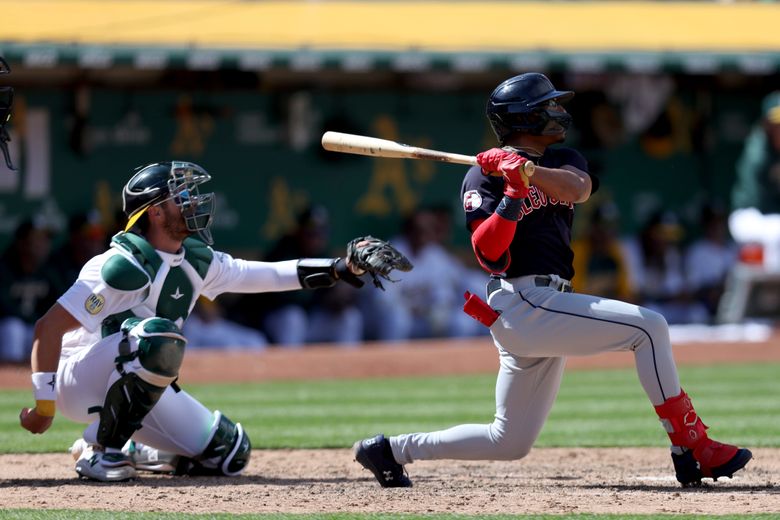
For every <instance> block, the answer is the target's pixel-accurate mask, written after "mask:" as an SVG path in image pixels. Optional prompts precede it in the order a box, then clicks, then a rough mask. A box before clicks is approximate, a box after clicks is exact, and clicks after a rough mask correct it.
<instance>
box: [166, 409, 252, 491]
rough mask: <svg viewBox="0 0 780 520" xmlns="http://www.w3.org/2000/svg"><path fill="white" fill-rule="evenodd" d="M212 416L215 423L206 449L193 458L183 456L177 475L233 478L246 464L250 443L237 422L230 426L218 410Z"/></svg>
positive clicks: (231, 423) (228, 421) (229, 421)
mask: <svg viewBox="0 0 780 520" xmlns="http://www.w3.org/2000/svg"><path fill="white" fill-rule="evenodd" d="M214 416H215V418H216V420H215V423H214V426H213V429H212V434H211V438H210V440H209V443H208V445H207V446H206V449H205V450H203V453H201V454H200V455H199V456H197V457H192V458H186V457H183V460H182V461H181V462H180V463H179V467H178V468H177V473H178V474H187V475H225V476H229V477H234V476H236V475H239V474H241V472H242V471H244V468H246V466H247V464H249V456H250V454H251V452H252V444H251V443H250V442H249V437H248V436H247V434H246V432H245V431H244V428H243V427H242V426H241V423H234V422H233V421H231V420H230V419H228V418H227V417H225V416H224V415H222V412H220V411H218V410H217V411H216V412H214Z"/></svg>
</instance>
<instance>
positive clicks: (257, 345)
mask: <svg viewBox="0 0 780 520" xmlns="http://www.w3.org/2000/svg"><path fill="white" fill-rule="evenodd" d="M224 312H225V311H224V310H223V309H222V306H221V305H220V304H219V303H218V302H217V301H214V300H209V299H207V298H204V297H203V296H201V297H200V298H198V302H197V303H196V304H195V308H194V309H193V311H192V313H191V314H190V315H189V317H188V318H187V321H186V322H185V323H184V335H185V336H186V337H187V348H220V349H253V350H262V349H264V348H266V346H267V345H268V340H266V338H265V336H264V335H263V333H262V332H260V331H259V330H256V329H253V328H251V327H246V326H244V325H241V324H239V323H236V322H234V321H231V320H228V319H226V318H225V315H224Z"/></svg>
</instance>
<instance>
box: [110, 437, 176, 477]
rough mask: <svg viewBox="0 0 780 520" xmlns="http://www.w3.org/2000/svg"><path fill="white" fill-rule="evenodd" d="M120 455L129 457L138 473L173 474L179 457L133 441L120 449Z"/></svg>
mask: <svg viewBox="0 0 780 520" xmlns="http://www.w3.org/2000/svg"><path fill="white" fill-rule="evenodd" d="M122 453H125V454H127V455H128V456H129V457H130V459H131V460H132V461H133V463H134V464H135V469H136V470H138V471H151V472H152V473H174V472H175V471H176V464H177V463H178V462H179V456H178V455H176V454H175V453H170V452H167V451H162V450H158V449H157V448H152V447H151V446H147V445H146V444H141V443H140V442H135V441H128V443H127V444H125V446H124V448H122Z"/></svg>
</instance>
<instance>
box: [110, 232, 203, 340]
mask: <svg viewBox="0 0 780 520" xmlns="http://www.w3.org/2000/svg"><path fill="white" fill-rule="evenodd" d="M112 247H113V248H115V249H116V250H117V252H118V253H119V254H115V255H113V256H112V257H110V258H109V259H108V260H107V261H106V263H105V264H104V265H103V267H102V268H101V277H102V278H103V280H104V281H105V283H106V284H107V285H108V286H110V287H112V288H115V289H118V290H124V291H127V290H134V291H137V290H143V291H144V293H145V296H144V298H143V300H142V301H141V302H140V304H138V305H135V306H133V307H132V308H131V309H129V310H126V311H124V312H119V313H116V314H112V315H110V316H107V317H105V318H104V319H103V321H102V324H101V333H102V335H103V336H104V337H105V336H107V335H109V334H113V333H114V332H117V331H118V330H119V326H120V325H121V324H122V322H123V321H124V320H125V319H127V318H128V317H131V316H138V317H140V318H148V317H151V316H157V317H160V318H167V319H169V320H171V321H173V322H175V323H176V324H177V325H178V326H179V327H181V326H182V325H183V324H184V320H185V319H186V318H187V316H189V313H190V312H191V311H192V308H193V307H194V306H195V302H196V300H197V298H198V296H199V295H200V294H201V290H202V288H203V285H204V278H205V276H206V273H207V272H208V269H209V265H210V264H211V260H212V258H213V252H212V250H211V249H210V248H209V247H208V246H206V244H204V243H203V242H200V241H199V240H197V239H194V238H188V239H187V240H185V241H184V248H183V251H182V252H181V253H177V254H165V253H160V252H159V251H156V250H155V249H154V248H153V247H152V246H151V245H150V244H149V243H148V242H147V241H146V240H144V239H143V238H142V237H139V236H138V235H134V234H132V233H119V234H118V235H116V236H115V237H114V238H113V239H112Z"/></svg>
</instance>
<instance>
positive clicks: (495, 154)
mask: <svg viewBox="0 0 780 520" xmlns="http://www.w3.org/2000/svg"><path fill="white" fill-rule="evenodd" d="M527 162H528V159H526V158H525V157H523V156H522V155H517V154H516V153H512V152H507V151H506V150H502V149H500V148H491V149H490V150H488V151H486V152H482V153H480V154H477V164H479V166H480V167H481V168H482V174H483V175H489V174H490V173H491V172H501V173H502V174H503V175H504V195H506V196H507V197H510V198H513V199H524V198H526V197H527V196H528V178H527V177H526V176H525V174H524V173H523V165H524V164H525V163H527Z"/></svg>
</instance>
